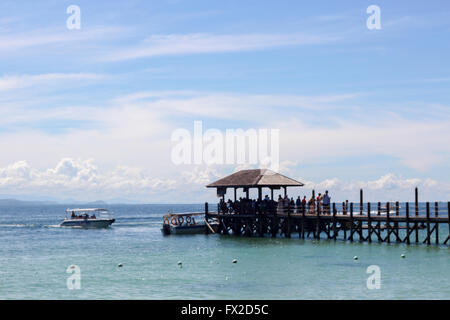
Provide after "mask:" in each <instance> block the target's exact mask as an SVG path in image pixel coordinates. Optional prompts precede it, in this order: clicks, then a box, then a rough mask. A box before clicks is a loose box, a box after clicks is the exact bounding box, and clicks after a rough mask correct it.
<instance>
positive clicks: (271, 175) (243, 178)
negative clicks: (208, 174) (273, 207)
mask: <svg viewBox="0 0 450 320" xmlns="http://www.w3.org/2000/svg"><path fill="white" fill-rule="evenodd" d="M301 186H303V183H301V182H298V181H296V180H294V179H291V178H288V177H286V176H284V175H282V174H279V173H277V172H274V171H272V170H269V169H252V170H241V171H238V172H235V173H233V174H230V175H229V176H226V177H225V178H222V179H220V180H217V181H215V182H213V183H210V184H208V185H207V186H206V187H207V188H221V187H222V188H223V187H225V188H226V187H250V188H251V187H301Z"/></svg>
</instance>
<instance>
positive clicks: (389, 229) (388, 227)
mask: <svg viewBox="0 0 450 320" xmlns="http://www.w3.org/2000/svg"><path fill="white" fill-rule="evenodd" d="M390 211H391V208H390V203H389V201H388V202H386V227H387V236H386V237H387V243H391V223H390V221H391V219H390V217H389V215H390Z"/></svg>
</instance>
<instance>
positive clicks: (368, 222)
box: [367, 202, 372, 243]
mask: <svg viewBox="0 0 450 320" xmlns="http://www.w3.org/2000/svg"><path fill="white" fill-rule="evenodd" d="M367 228H368V229H367V232H368V235H367V240H368V241H369V243H371V242H372V220H371V218H370V202H367Z"/></svg>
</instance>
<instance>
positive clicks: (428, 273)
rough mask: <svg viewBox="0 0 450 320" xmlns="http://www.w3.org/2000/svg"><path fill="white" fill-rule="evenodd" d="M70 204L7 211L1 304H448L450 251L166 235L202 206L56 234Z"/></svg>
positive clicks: (141, 213) (138, 214)
mask: <svg viewBox="0 0 450 320" xmlns="http://www.w3.org/2000/svg"><path fill="white" fill-rule="evenodd" d="M421 206H423V204H421ZM67 207H70V205H48V206H23V207H5V206H3V207H0V299H450V272H449V271H450V255H449V254H450V252H449V248H448V246H443V245H440V246H436V245H431V246H426V245H423V244H420V245H416V244H412V245H409V246H408V245H406V244H396V243H392V244H386V243H382V244H379V243H376V242H375V243H372V244H368V243H359V242H353V243H350V242H345V241H342V240H337V241H332V240H325V239H322V240H320V241H317V240H312V239H305V240H301V239H299V238H298V235H295V234H293V235H292V238H291V239H285V238H281V237H279V238H269V237H267V238H244V237H237V236H221V235H184V236H180V235H172V236H164V235H162V233H161V231H160V229H161V225H162V216H163V215H164V214H165V213H167V211H169V210H170V211H172V212H192V211H202V210H203V206H202V205H109V206H106V207H107V209H109V210H111V211H113V212H114V217H115V218H116V222H115V223H114V224H113V225H112V227H111V228H108V229H103V230H93V229H88V230H84V229H71V228H61V227H58V225H59V223H60V222H61V220H62V219H63V218H64V211H65V209H66V208H67ZM447 234H448V226H447V225H445V226H444V225H443V226H442V227H441V237H444V235H445V237H446V236H447ZM441 241H442V240H441ZM403 254H404V255H405V256H404V258H402V257H401V256H402V255H403ZM355 256H357V257H358V259H357V260H355V259H354V257H355ZM234 259H236V260H237V262H236V263H233V260H234ZM179 262H181V264H179ZM119 264H121V265H122V267H119ZM71 265H75V266H77V267H78V268H79V272H80V273H79V284H80V289H69V287H70V286H68V285H67V282H68V281H67V279H68V278H69V277H71V276H72V275H73V274H72V273H67V269H68V267H69V266H71ZM371 265H376V266H378V267H379V270H380V278H379V280H380V282H379V283H380V287H379V289H369V288H371V286H369V287H368V286H367V282H368V278H369V277H371V275H372V274H371V273H367V271H368V270H367V269H368V267H369V266H371Z"/></svg>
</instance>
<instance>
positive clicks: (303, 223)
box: [301, 203, 306, 239]
mask: <svg viewBox="0 0 450 320" xmlns="http://www.w3.org/2000/svg"><path fill="white" fill-rule="evenodd" d="M305 211H306V204H305V203H302V227H301V228H302V230H301V233H302V234H301V237H302V239H305Z"/></svg>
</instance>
